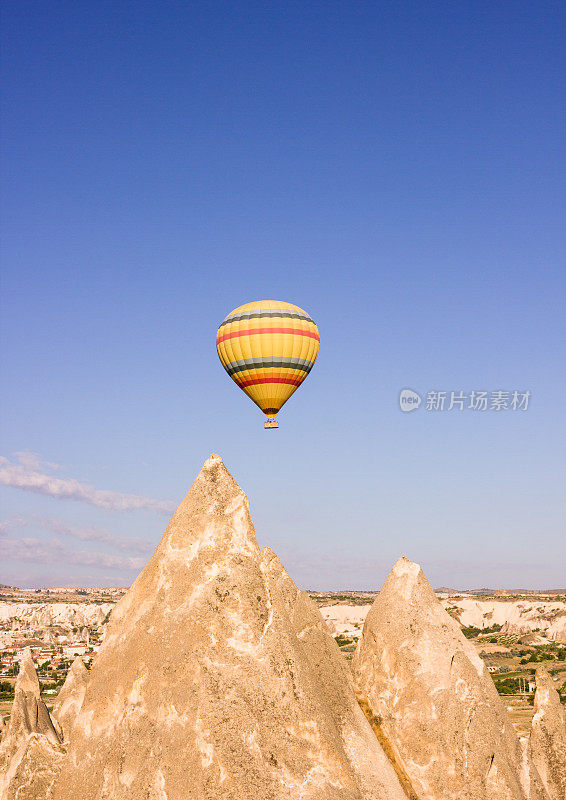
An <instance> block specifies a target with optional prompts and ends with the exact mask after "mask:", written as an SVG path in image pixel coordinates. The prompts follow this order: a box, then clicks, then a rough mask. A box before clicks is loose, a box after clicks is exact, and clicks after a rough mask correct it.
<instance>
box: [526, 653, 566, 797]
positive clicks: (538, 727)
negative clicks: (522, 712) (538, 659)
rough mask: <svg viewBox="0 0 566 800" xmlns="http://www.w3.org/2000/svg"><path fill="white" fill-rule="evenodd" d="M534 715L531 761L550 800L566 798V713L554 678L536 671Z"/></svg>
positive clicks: (542, 669) (542, 671) (544, 672)
mask: <svg viewBox="0 0 566 800" xmlns="http://www.w3.org/2000/svg"><path fill="white" fill-rule="evenodd" d="M536 684H537V690H536V692H535V702H534V706H535V713H534V716H533V721H532V727H531V738H530V747H531V753H532V759H533V762H534V765H535V767H536V769H537V770H538V773H539V775H540V777H541V778H542V781H543V783H544V785H545V787H546V791H547V792H548V795H549V796H550V798H551V800H564V798H565V797H566V710H565V709H564V707H563V706H562V703H561V702H560V696H559V694H558V692H557V690H556V685H555V683H554V681H553V680H552V678H551V676H550V675H549V674H548V672H547V671H546V670H545V669H544V667H538V668H537V671H536Z"/></svg>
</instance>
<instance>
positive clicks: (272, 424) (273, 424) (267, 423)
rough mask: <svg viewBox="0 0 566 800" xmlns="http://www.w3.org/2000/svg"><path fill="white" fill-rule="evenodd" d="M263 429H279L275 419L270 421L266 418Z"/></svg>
mask: <svg viewBox="0 0 566 800" xmlns="http://www.w3.org/2000/svg"><path fill="white" fill-rule="evenodd" d="M263 427H264V428H278V427H279V423H278V422H277V420H276V419H270V418H269V417H268V418H267V419H266V420H265V422H264V423H263Z"/></svg>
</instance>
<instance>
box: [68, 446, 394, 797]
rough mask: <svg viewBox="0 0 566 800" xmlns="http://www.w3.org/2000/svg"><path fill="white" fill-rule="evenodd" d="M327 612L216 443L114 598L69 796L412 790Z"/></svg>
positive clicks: (75, 744) (75, 748)
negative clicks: (359, 691)
mask: <svg viewBox="0 0 566 800" xmlns="http://www.w3.org/2000/svg"><path fill="white" fill-rule="evenodd" d="M323 625H324V623H323V622H322V620H321V618H320V615H317V612H316V609H314V608H313V606H312V604H310V602H307V598H305V595H303V594H300V593H298V592H297V589H296V587H295V586H294V584H293V583H292V581H291V579H290V578H289V577H288V576H287V575H286V573H285V572H284V570H283V569H282V568H281V566H280V564H279V562H278V561H277V560H276V559H275V558H274V556H273V554H271V553H270V552H269V551H268V552H264V554H263V557H262V555H261V554H260V551H259V549H258V546H257V543H256V540H255V536H254V530H253V525H252V522H251V518H250V513H249V506H248V501H247V498H246V496H245V494H244V493H243V491H242V490H241V489H240V488H239V486H238V485H237V484H236V482H235V481H234V479H233V478H232V476H231V475H230V474H229V472H228V471H227V470H226V468H225V466H224V464H223V463H222V460H221V459H220V457H219V456H211V457H210V458H209V459H208V461H207V462H206V463H205V465H204V467H203V469H202V470H201V472H200V474H199V476H198V478H197V480H196V481H195V483H194V484H193V486H192V488H191V489H190V491H189V493H188V494H187V496H186V497H185V499H184V500H183V502H182V503H181V505H180V506H179V508H178V509H177V511H176V512H175V514H174V515H173V518H172V519H171V522H170V524H169V526H168V528H167V530H166V531H165V534H164V536H163V538H162V540H161V542H160V544H159V545H158V547H157V550H156V551H155V553H154V555H153V556H152V558H151V559H150V561H149V563H148V564H147V566H146V567H145V569H144V570H143V571H142V572H141V574H140V575H139V576H138V578H137V580H136V581H135V583H134V584H133V586H132V587H131V589H130V590H129V591H128V592H127V594H126V595H125V596H124V597H123V598H122V599H121V600H120V601H119V602H118V604H117V605H116V607H115V609H114V611H113V613H112V617H111V619H110V622H109V625H108V629H107V634H106V637H105V640H104V643H103V645H102V647H101V649H100V651H99V653H98V655H97V658H96V660H95V662H94V665H93V667H92V670H91V672H90V677H89V680H88V684H87V687H86V692H85V696H84V701H83V703H82V707H81V710H80V712H79V713H78V716H77V717H76V720H75V723H74V726H73V727H72V730H71V734H70V741H69V751H68V755H67V757H66V760H65V764H64V766H63V770H62V772H61V775H60V778H59V779H58V781H57V783H56V786H55V790H54V797H55V800H77V798H81V800H103V799H104V800H106V798H112V800H126V799H127V800H138V798H142V797H143V798H149V800H181V799H182V800H186V798H187V797H189V796H190V797H191V798H192V800H220V798H221V799H222V800H250V798H261V800H299V799H300V798H302V799H303V800H386V798H387V800H403V798H404V797H405V794H404V792H403V790H402V788H401V785H400V784H399V782H398V780H397V778H396V776H395V773H394V771H393V770H392V768H391V766H390V765H389V764H388V763H387V761H386V759H385V757H384V755H383V753H382V752H381V749H380V746H379V743H378V742H377V739H375V738H372V737H373V734H372V732H371V729H370V728H369V725H368V723H367V721H366V719H365V718H364V717H363V715H362V714H360V713H359V710H358V709H357V707H356V704H355V700H354V698H353V695H352V687H351V683H350V678H349V677H348V675H347V673H346V671H345V670H344V667H343V665H342V664H341V662H340V661H339V653H338V651H337V648H336V645H335V643H334V642H332V640H331V638H330V637H329V635H328V634H327V632H326V631H325V629H324V627H323ZM321 676H322V677H321Z"/></svg>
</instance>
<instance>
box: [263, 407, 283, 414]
mask: <svg viewBox="0 0 566 800" xmlns="http://www.w3.org/2000/svg"><path fill="white" fill-rule="evenodd" d="M261 410H262V411H263V413H264V414H278V413H279V409H278V408H262V409H261Z"/></svg>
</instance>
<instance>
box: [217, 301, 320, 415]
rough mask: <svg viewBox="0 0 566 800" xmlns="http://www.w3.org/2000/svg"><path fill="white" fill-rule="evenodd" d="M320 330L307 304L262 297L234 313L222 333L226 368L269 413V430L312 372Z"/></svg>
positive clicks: (221, 352) (220, 339)
mask: <svg viewBox="0 0 566 800" xmlns="http://www.w3.org/2000/svg"><path fill="white" fill-rule="evenodd" d="M319 346H320V336H319V333H318V328H317V327H316V325H315V324H314V322H313V320H312V319H311V318H310V316H309V315H308V314H307V312H306V311H303V309H302V308H299V307H298V306H294V305H293V304H292V303H284V302H282V301H281V300H258V301H256V302H254V303H246V304H245V305H243V306H239V307H238V308H235V309H234V310H233V311H231V312H230V313H229V314H228V316H227V317H226V318H225V319H224V321H223V322H222V323H221V325H220V327H219V328H218V333H217V334H216V349H217V350H218V356H219V358H220V361H221V362H222V366H223V367H224V369H225V370H226V372H227V373H228V375H229V376H230V377H231V378H232V380H233V381H234V382H235V383H236V384H237V385H238V386H239V387H240V389H242V391H244V392H245V393H246V394H247V395H248V397H249V398H251V399H252V400H253V401H254V403H255V404H256V405H257V406H259V408H261V410H262V411H263V413H264V414H265V415H266V417H267V421H266V422H265V427H266V428H276V427H277V421H276V420H275V419H274V418H275V415H276V414H277V413H278V412H279V410H280V409H281V408H282V406H283V405H284V404H285V403H286V402H287V400H288V399H289V398H290V397H291V395H292V394H293V392H295V391H296V390H297V389H298V388H299V386H300V385H301V383H302V382H303V381H304V379H305V378H306V377H307V375H308V374H309V372H310V371H311V369H312V367H313V364H314V362H315V361H316V357H317V355H318V349H319Z"/></svg>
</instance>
